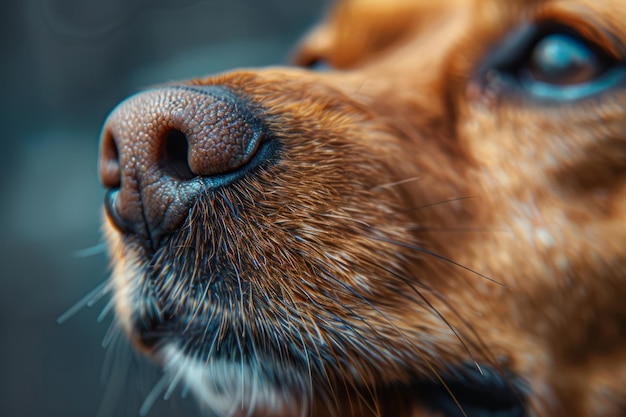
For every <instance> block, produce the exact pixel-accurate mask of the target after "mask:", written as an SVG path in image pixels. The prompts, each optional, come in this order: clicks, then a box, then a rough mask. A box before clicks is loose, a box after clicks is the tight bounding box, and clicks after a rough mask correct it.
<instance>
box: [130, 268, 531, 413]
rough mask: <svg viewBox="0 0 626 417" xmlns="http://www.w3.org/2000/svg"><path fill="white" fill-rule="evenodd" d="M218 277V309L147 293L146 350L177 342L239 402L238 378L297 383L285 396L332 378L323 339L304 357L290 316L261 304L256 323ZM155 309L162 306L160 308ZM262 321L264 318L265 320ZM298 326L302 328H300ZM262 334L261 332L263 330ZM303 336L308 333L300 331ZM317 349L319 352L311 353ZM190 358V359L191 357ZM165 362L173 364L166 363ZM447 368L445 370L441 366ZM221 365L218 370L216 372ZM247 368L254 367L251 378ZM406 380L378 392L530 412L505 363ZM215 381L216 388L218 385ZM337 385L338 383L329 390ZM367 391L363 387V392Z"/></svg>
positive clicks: (426, 402)
mask: <svg viewBox="0 0 626 417" xmlns="http://www.w3.org/2000/svg"><path fill="white" fill-rule="evenodd" d="M218 281H219V282H217V283H214V284H213V285H212V288H211V290H210V292H211V293H212V294H210V295H207V294H206V293H205V296H206V297H208V298H210V299H211V300H212V301H211V309H212V313H211V314H210V315H208V316H207V314H206V312H205V313H199V312H198V311H197V310H196V311H193V310H192V309H189V310H187V312H186V313H182V310H181V307H180V305H178V306H170V307H169V308H167V307H166V308H163V307H162V306H161V307H155V305H156V304H158V302H157V301H155V300H151V299H150V296H149V295H148V296H147V297H146V298H145V299H144V300H143V301H142V304H143V305H144V306H152V308H154V310H151V309H150V308H148V307H144V308H143V313H142V314H138V315H136V317H135V320H134V324H133V326H132V327H133V332H134V334H135V336H136V337H135V338H134V339H135V342H136V343H138V344H140V345H141V347H142V348H144V350H145V349H146V348H147V349H148V350H149V351H151V352H152V353H153V355H154V357H155V358H158V357H159V356H161V357H162V355H161V353H162V352H163V351H167V350H168V349H170V348H172V347H174V349H175V350H176V351H177V352H180V354H181V356H182V357H184V358H185V359H184V360H183V361H182V363H185V364H186V366H189V363H192V362H194V361H195V363H196V365H195V366H196V367H200V369H201V371H200V373H201V374H203V377H202V378H201V382H200V383H198V382H197V381H196V382H195V384H196V385H204V386H203V387H202V389H203V390H205V389H206V386H210V387H213V388H210V390H212V392H219V396H224V395H226V394H223V393H224V392H226V391H229V390H230V391H233V392H235V393H236V394H234V395H235V396H236V402H237V404H244V402H245V401H242V400H241V398H244V399H245V398H246V396H247V395H248V393H245V392H243V389H244V388H242V387H239V386H238V381H239V380H255V379H256V380H258V381H262V382H261V383H259V384H258V385H261V386H263V388H262V390H265V391H272V390H275V391H278V392H284V391H292V392H290V394H289V396H288V395H287V394H281V395H285V396H286V399H283V402H288V401H291V400H290V398H294V397H295V398H298V397H299V396H306V395H307V394H308V393H307V392H306V391H307V389H308V388H307V387H308V385H309V384H311V383H312V384H313V385H315V386H324V385H326V384H327V383H328V380H327V379H326V378H328V376H327V375H325V376H322V372H324V373H325V372H328V371H329V369H333V368H336V367H337V365H338V364H337V363H332V361H331V362H329V358H331V355H330V354H329V352H327V351H325V349H324V348H323V347H317V348H311V347H310V348H309V349H308V351H309V353H308V354H307V355H306V358H305V359H303V357H302V349H301V343H304V342H296V337H295V336H293V335H290V336H288V337H285V336H286V331H285V326H287V325H288V324H287V323H282V324H278V319H277V317H271V318H267V317H265V319H263V318H259V311H264V310H268V308H267V306H265V307H262V308H261V310H259V311H257V312H256V318H255V319H254V320H256V327H255V324H254V323H251V318H250V317H247V318H246V317H245V316H246V315H247V316H251V315H253V312H251V311H248V312H246V313H242V311H240V310H238V309H239V308H241V304H240V300H238V301H235V300H234V299H233V297H232V294H233V291H234V289H233V288H231V287H230V286H229V285H228V284H227V282H228V280H223V281H222V280H218ZM187 290H189V289H187ZM248 290H249V288H248V287H247V285H246V284H244V285H243V286H241V287H238V288H237V291H238V292H239V293H240V294H243V295H245V294H246V293H247V291H248ZM193 291H198V289H195V290H193ZM157 310H158V314H155V311H157ZM260 322H265V323H264V324H263V325H261V326H260V327H259V326H258V323H260ZM271 326H275V327H274V328H272V327H271ZM294 331H295V333H299V332H300V331H301V330H298V329H295V330H294ZM260 334H262V335H261V336H259V335H260ZM272 334H274V335H273V336H272ZM278 334H282V336H283V337H285V339H286V340H281V341H278V340H276V337H277V336H276V335H278ZM255 335H256V337H255ZM299 337H300V338H301V340H304V339H303V336H302V335H300V336H299ZM272 338H274V339H275V340H274V341H273V342H272V341H270V339H272ZM316 350H317V351H316ZM315 351H316V353H315V354H313V353H311V352H315ZM189 358H191V359H192V361H190V360H188V359H189ZM165 365H166V366H167V363H165ZM441 368H443V370H439V369H441ZM216 369H217V370H218V371H217V374H218V375H217V376H216V375H215V374H214V373H215V372H216V371H215V370H216ZM223 369H235V371H232V372H231V373H233V374H237V375H236V376H233V377H232V378H230V382H223V381H219V382H216V380H217V379H224V375H225V374H228V373H227V372H226V373H225V372H224V371H223ZM244 369H245V370H244ZM194 372H197V371H194ZM311 372H313V375H311ZM239 373H241V376H240V375H239ZM244 373H245V374H246V375H248V376H246V377H245V378H244V377H243V375H244ZM353 373H354V372H353ZM356 373H358V372H356ZM315 374H317V375H315ZM259 375H260V376H259ZM225 379H227V380H228V379H229V378H228V377H227V378H225ZM381 380H382V378H381ZM233 381H237V382H233ZM407 381H408V382H406V381H403V382H401V383H397V384H394V383H392V384H388V385H385V384H384V383H383V384H382V385H380V386H379V385H375V386H374V387H373V389H374V390H375V392H377V393H381V392H383V393H384V397H385V398H387V397H389V398H398V403H399V404H409V403H410V404H419V406H420V407H422V408H423V409H425V410H427V411H428V412H430V413H433V414H434V415H442V416H446V417H523V416H526V415H527V414H526V411H525V410H526V396H525V392H526V389H525V386H524V383H523V382H522V381H521V380H520V379H519V378H517V377H516V376H515V375H514V374H512V373H510V372H508V371H507V370H505V369H495V368H494V367H492V366H489V365H487V364H478V363H472V364H461V365H459V364H454V365H453V364H444V365H442V366H441V367H440V368H438V370H437V371H433V372H432V373H431V374H430V375H423V374H420V375H414V376H413V377H410V378H408V380H407ZM216 385H217V386H218V388H214V387H215V386H216ZM357 385H358V383H357ZM364 385H365V387H364V388H363V392H370V393H371V390H372V387H371V386H370V385H371V383H365V384H364ZM355 386H356V385H355ZM333 390H334V388H333V389H331V390H330V391H333ZM359 390H361V389H360V388H359ZM363 392H362V393H361V394H359V395H363ZM202 395H206V394H202ZM212 395H213V396H214V394H212ZM229 395H230V394H229ZM268 396H271V395H268ZM257 400H258V399H257ZM232 401H235V400H234V399H233V398H232V397H230V398H229V399H228V400H227V401H226V402H228V403H230V402H232ZM335 401H337V400H335ZM220 402H223V400H220ZM392 407H397V405H393V406H392ZM400 407H402V406H400Z"/></svg>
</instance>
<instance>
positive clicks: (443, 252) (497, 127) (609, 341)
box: [104, 0, 626, 417]
mask: <svg viewBox="0 0 626 417" xmlns="http://www.w3.org/2000/svg"><path fill="white" fill-rule="evenodd" d="M541 21H546V22H558V24H560V25H563V26H567V27H571V28H575V29H576V30H577V32H578V33H580V34H582V35H583V36H584V37H585V38H586V39H587V40H588V41H589V42H593V43H594V44H596V45H597V46H598V48H601V49H602V50H603V51H605V52H606V53H607V54H609V55H611V56H612V57H614V58H615V59H616V60H617V61H619V62H623V60H624V57H625V56H626V48H625V45H624V42H625V41H626V24H625V23H624V22H626V3H624V2H623V1H622V0H600V1H591V0H553V1H548V0H534V1H522V0H516V1H500V0H478V1H476V2H471V1H462V0H435V1H429V0H421V1H417V0H416V1H408V0H393V1H391V0H385V1H375V0H345V1H342V2H339V3H338V4H337V5H336V6H335V7H334V8H333V9H332V11H331V13H330V16H329V18H328V19H327V20H326V21H325V22H324V23H322V24H321V25H320V26H318V27H317V28H316V29H315V30H314V31H313V32H312V34H311V36H310V37H308V38H307V39H306V40H305V41H304V42H303V43H302V45H301V46H300V48H299V49H298V52H297V54H296V58H295V61H296V63H297V64H300V65H309V64H312V63H314V62H318V61H324V62H326V63H327V64H328V65H329V66H330V67H331V68H334V69H338V70H343V71H328V72H313V71H309V70H305V69H296V68H269V69H264V70H254V71H233V72H229V73H226V74H222V75H219V76H215V77H209V78H205V79H198V80H192V81H189V82H188V83H189V84H192V85H221V86H225V87H227V88H229V89H230V90H232V91H234V92H235V93H236V94H238V95H240V96H242V97H245V98H246V99H247V100H249V101H250V102H251V103H255V105H258V107H259V108H260V109H261V110H260V112H261V113H260V114H261V115H262V116H261V117H262V119H263V123H264V124H265V126H266V128H267V130H268V131H269V132H272V135H273V137H272V140H273V141H274V142H275V143H276V144H277V149H278V150H277V151H276V154H275V155H276V157H274V158H272V159H271V160H268V161H266V162H265V163H263V164H261V165H260V167H259V169H256V170H254V171H253V172H251V173H249V174H247V175H246V176H245V177H244V180H242V181H238V182H236V183H234V184H232V185H230V186H228V187H224V188H220V189H216V190H208V191H206V192H205V193H203V194H202V195H201V196H200V197H199V198H198V200H197V201H196V202H195V203H194V205H193V207H192V208H191V210H190V211H189V215H188V216H187V217H186V220H185V223H184V224H183V225H182V226H181V227H180V228H179V229H178V230H177V231H176V232H174V233H172V234H171V236H169V237H168V238H167V240H166V241H165V243H163V245H161V246H160V247H159V248H158V249H157V250H156V252H155V253H154V254H152V255H148V254H146V253H144V251H143V250H142V248H141V247H140V246H139V245H138V244H137V243H136V242H135V240H133V237H132V236H128V235H126V234H123V233H120V232H119V231H118V230H117V229H116V228H115V227H114V226H113V225H112V223H111V222H110V219H107V221H106V222H105V226H104V227H105V232H106V238H107V242H108V244H109V249H110V253H111V257H112V262H113V277H112V282H113V283H114V287H115V294H114V299H115V301H116V311H117V315H118V318H119V321H120V323H121V325H122V327H123V328H124V330H125V331H126V333H127V334H128V336H129V337H130V338H131V340H134V341H135V342H136V343H137V346H139V347H140V348H141V349H143V350H144V351H145V352H146V353H147V354H150V355H152V356H153V357H154V358H155V359H156V360H159V361H161V362H162V363H163V364H164V367H165V369H166V370H167V371H168V372H171V374H172V377H173V378H177V377H180V376H181V375H182V376H183V378H182V380H183V381H186V382H184V383H185V384H187V385H189V386H190V387H191V388H192V390H194V391H195V392H196V393H197V394H198V397H199V398H200V399H201V402H204V403H205V405H207V406H208V407H209V408H210V409H212V410H213V411H216V412H218V413H220V414H224V415H237V416H239V415H242V416H245V415H255V416H257V415H258V416H283V415H285V416H294V415H311V416H326V415H329V416H330V415H333V416H366V415H381V416H426V415H431V413H443V411H441V410H433V409H432V408H431V407H429V406H428V404H427V403H428V401H423V400H422V399H421V396H420V392H419V384H417V385H416V384H414V381H416V380H420V381H422V380H430V381H434V382H433V383H434V384H440V385H441V386H446V385H447V381H449V379H447V376H446V372H447V370H448V369H449V368H450V367H453V368H458V369H460V368H461V367H463V366H466V365H467V364H470V366H471V364H478V365H474V366H483V365H485V366H486V367H489V368H491V369H492V370H493V371H494V372H497V373H500V374H502V375H509V376H507V377H505V378H504V380H505V381H509V383H510V384H511V385H514V384H517V383H518V382H519V386H518V387H519V388H516V389H515V392H516V393H517V394H516V395H519V396H520V398H521V399H523V403H524V408H525V410H526V411H525V412H526V414H527V415H538V416H571V417H577V416H580V417H582V416H597V417H600V416H605V417H617V416H624V415H626V181H625V180H626V175H625V174H626V110H625V108H626V90H625V89H624V84H621V85H619V86H617V87H614V88H610V89H607V90H605V91H602V92H601V93H598V94H595V95H593V96H592V97H586V98H582V99H578V100H573V101H568V102H553V101H550V100H543V101H542V100H534V99H531V98H528V97H527V96H524V95H522V94H517V95H516V94H509V93H508V92H507V91H505V90H503V89H502V88H500V87H499V86H498V84H497V83H495V82H494V83H491V84H490V83H486V84H485V83H483V82H482V79H481V78H480V71H481V65H483V64H484V63H485V62H486V61H488V57H489V54H490V52H492V51H493V50H494V49H495V48H497V46H498V45H499V44H500V43H501V42H502V41H503V39H505V38H506V36H507V35H508V34H509V33H510V32H511V31H512V30H513V29H515V28H516V27H519V26H520V25H522V24H524V23H527V22H541ZM148 265H149V268H148ZM150 308H154V309H155V310H156V311H158V313H156V317H157V318H158V320H159V322H160V323H167V320H169V318H171V317H176V318H178V319H180V318H181V317H184V318H185V322H186V323H187V325H186V327H185V328H184V329H183V328H180V327H171V328H170V327H167V326H166V325H163V326H162V327H159V329H160V330H158V331H162V332H163V335H164V336H165V338H169V339H168V341H167V342H164V343H159V344H157V345H155V346H148V345H146V344H145V343H144V342H142V341H141V340H140V339H141V337H140V332H139V331H138V330H137V329H136V328H135V322H134V321H133V320H134V319H133V317H134V316H133V315H134V314H136V312H137V310H142V309H143V311H146V310H149V309H150ZM153 330H154V329H153ZM155 331H156V330H155ZM516 386H517V385H516ZM449 395H450V397H451V398H454V395H455V391H454V389H452V388H451V389H450V392H449ZM468 414H469V415H471V413H470V412H469V411H468ZM455 415H456V414H455ZM461 415H462V414H461ZM494 415H495V414H494Z"/></svg>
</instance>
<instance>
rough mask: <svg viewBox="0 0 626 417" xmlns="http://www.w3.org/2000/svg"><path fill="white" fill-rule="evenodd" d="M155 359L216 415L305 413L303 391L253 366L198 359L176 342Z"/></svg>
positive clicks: (167, 346)
mask: <svg viewBox="0 0 626 417" xmlns="http://www.w3.org/2000/svg"><path fill="white" fill-rule="evenodd" d="M156 359H157V360H158V361H159V362H161V363H162V364H163V369H164V372H165V373H166V377H169V378H170V379H171V380H172V381H182V383H183V386H184V388H185V389H188V390H189V391H190V392H192V393H193V394H194V395H195V396H196V397H197V399H198V402H199V404H200V406H201V407H203V408H207V409H208V410H209V411H211V412H213V413H215V414H217V415H223V416H232V417H234V416H255V415H272V416H304V415H306V410H307V406H306V401H303V399H304V398H306V392H299V393H297V395H296V393H294V392H293V386H286V384H285V385H283V386H280V385H278V384H277V383H276V380H273V381H272V380H271V378H270V377H269V376H266V375H265V374H264V373H263V372H259V370H258V369H255V367H254V366H253V365H248V364H244V363H237V362H234V361H229V360H224V359H211V360H209V361H203V360H199V359H197V358H194V357H193V356H190V355H188V354H185V353H184V352H183V351H182V350H181V349H179V348H178V347H177V346H176V343H175V342H172V343H169V344H166V345H165V346H163V347H162V348H161V349H159V351H158V353H156ZM292 377H293V376H292ZM290 385H291V384H290ZM296 385H299V384H296Z"/></svg>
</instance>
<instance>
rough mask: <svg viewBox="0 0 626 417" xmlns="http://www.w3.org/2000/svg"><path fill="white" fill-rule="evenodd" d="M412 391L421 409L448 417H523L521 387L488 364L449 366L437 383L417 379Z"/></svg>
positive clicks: (523, 401) (523, 394)
mask: <svg viewBox="0 0 626 417" xmlns="http://www.w3.org/2000/svg"><path fill="white" fill-rule="evenodd" d="M412 389H413V390H414V391H415V392H417V393H418V397H419V398H420V402H421V403H422V404H424V406H426V407H427V408H428V409H430V410H432V411H434V412H438V413H441V414H442V415H445V416H447V417H457V416H458V417H461V416H481V417H524V416H526V412H525V411H524V410H525V403H526V398H525V387H524V384H523V383H522V382H521V381H520V380H519V379H518V378H517V377H515V376H514V375H513V374H512V373H510V372H508V371H506V370H504V371H497V370H495V369H494V368H492V367H490V366H487V365H482V364H481V365H476V364H474V365H470V364H467V365H463V366H460V367H458V366H457V367H448V370H447V372H445V373H442V374H441V379H440V380H439V379H437V380H432V379H431V380H428V381H424V380H419V381H417V382H416V383H414V384H412Z"/></svg>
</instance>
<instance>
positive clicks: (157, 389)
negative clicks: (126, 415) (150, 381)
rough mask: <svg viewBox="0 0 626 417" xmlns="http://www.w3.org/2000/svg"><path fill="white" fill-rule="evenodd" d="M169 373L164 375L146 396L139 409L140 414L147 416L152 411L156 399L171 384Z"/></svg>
mask: <svg viewBox="0 0 626 417" xmlns="http://www.w3.org/2000/svg"><path fill="white" fill-rule="evenodd" d="M169 378H170V377H169V375H167V374H165V375H163V376H162V377H161V378H160V379H159V381H158V382H157V383H156V384H155V385H154V387H153V388H152V390H151V391H150V393H149V394H148V395H147V396H146V399H145V400H144V402H143V404H142V405H141V408H140V409H139V415H140V416H142V417H145V416H146V415H148V413H149V412H150V409H151V408H152V406H154V404H155V403H156V401H157V400H158V399H159V396H160V395H161V393H162V392H163V391H165V390H166V389H167V387H168V385H169V384H170V381H169Z"/></svg>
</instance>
